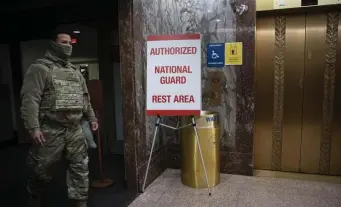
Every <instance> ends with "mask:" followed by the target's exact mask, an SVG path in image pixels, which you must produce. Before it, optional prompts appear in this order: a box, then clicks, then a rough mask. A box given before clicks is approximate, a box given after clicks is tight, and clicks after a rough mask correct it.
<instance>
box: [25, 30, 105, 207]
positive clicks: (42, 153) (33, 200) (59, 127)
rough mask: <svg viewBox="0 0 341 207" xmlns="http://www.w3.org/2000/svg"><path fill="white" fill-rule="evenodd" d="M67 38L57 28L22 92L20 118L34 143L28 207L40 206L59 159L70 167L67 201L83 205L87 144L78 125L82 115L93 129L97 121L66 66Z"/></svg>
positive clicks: (81, 83)
mask: <svg viewBox="0 0 341 207" xmlns="http://www.w3.org/2000/svg"><path fill="white" fill-rule="evenodd" d="M70 34H71V33H69V32H68V31H67V30H66V31H64V30H61V28H59V29H57V30H56V32H55V33H54V35H53V39H52V41H51V42H50V47H49V49H48V50H47V51H46V53H45V56H44V57H43V58H42V59H38V60H37V61H36V63H34V64H32V65H31V66H30V67H29V68H28V71H27V73H26V76H25V79H24V83H23V87H22V90H21V97H22V107H21V116H22V119H23V121H24V124H25V128H26V129H27V130H28V131H29V133H30V136H31V138H32V141H33V145H32V147H31V149H30V150H29V153H28V159H27V164H28V166H29V168H30V170H31V174H30V177H29V180H28V185H27V191H28V192H29V194H30V201H29V206H37V207H39V206H42V205H41V203H40V195H41V193H42V192H43V190H44V187H45V185H46V184H47V183H48V182H49V181H50V180H51V175H52V174H51V173H52V170H53V167H54V166H55V164H56V162H57V161H58V160H60V159H61V158H62V157H64V158H65V159H66V160H67V161H68V163H69V166H68V169H67V181H66V185H67V189H68V197H69V199H70V200H71V202H72V204H73V206H75V207H86V206H87V198H88V189H89V176H88V175H89V170H88V161H89V158H88V154H87V148H88V144H87V142H86V139H85V136H84V133H83V131H82V128H81V125H80V122H81V120H82V118H83V115H86V117H87V119H88V121H89V122H90V124H91V127H92V130H94V131H95V130H97V129H98V123H97V119H96V117H95V114H94V111H93V109H92V106H91V104H90V101H89V100H90V97H89V94H88V89H87V86H86V83H85V80H84V78H83V76H82V75H81V73H80V72H79V71H78V70H76V67H74V66H73V65H72V64H71V63H70V62H69V57H70V55H71V53H72V43H71V35H70Z"/></svg>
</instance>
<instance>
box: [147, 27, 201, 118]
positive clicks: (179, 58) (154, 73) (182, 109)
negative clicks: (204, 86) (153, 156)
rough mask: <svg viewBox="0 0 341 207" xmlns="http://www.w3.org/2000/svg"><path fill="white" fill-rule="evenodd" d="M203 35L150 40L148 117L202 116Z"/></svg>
mask: <svg viewBox="0 0 341 207" xmlns="http://www.w3.org/2000/svg"><path fill="white" fill-rule="evenodd" d="M200 111H201V40H200V34H186V35H162V36H148V37H147V111H146V114H147V116H156V115H160V116H188V115H200Z"/></svg>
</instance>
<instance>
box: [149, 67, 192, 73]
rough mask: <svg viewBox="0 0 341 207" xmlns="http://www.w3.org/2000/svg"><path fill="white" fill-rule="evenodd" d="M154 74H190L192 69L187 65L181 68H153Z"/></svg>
mask: <svg viewBox="0 0 341 207" xmlns="http://www.w3.org/2000/svg"><path fill="white" fill-rule="evenodd" d="M154 72H155V73H192V68H191V66H189V65H181V66H155V68H154Z"/></svg>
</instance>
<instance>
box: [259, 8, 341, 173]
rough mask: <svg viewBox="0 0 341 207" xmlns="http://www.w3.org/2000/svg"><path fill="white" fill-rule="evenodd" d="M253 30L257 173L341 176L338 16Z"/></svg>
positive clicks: (282, 20) (274, 20) (271, 21)
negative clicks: (254, 32) (302, 173)
mask: <svg viewBox="0 0 341 207" xmlns="http://www.w3.org/2000/svg"><path fill="white" fill-rule="evenodd" d="M256 31H257V34H256V72H255V90H256V94H255V95H256V105H255V113H256V117H255V133H254V134H255V137H254V145H255V146H254V167H255V169H266V170H277V171H290V172H304V173H315V174H332V175H341V159H340V157H341V13H323V14H302V15H294V16H276V17H262V18H258V19H257V30H256ZM337 57H338V58H337Z"/></svg>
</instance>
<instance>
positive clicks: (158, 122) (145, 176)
mask: <svg viewBox="0 0 341 207" xmlns="http://www.w3.org/2000/svg"><path fill="white" fill-rule="evenodd" d="M160 119H161V117H160V116H158V117H157V120H156V123H155V126H156V127H155V131H154V137H153V143H152V148H151V149H150V154H149V159H148V164H147V168H146V173H145V175H144V181H143V186H142V192H144V188H145V186H146V181H147V177H148V171H149V165H150V161H151V159H152V155H153V151H154V145H155V139H156V135H157V132H158V130H159V126H160Z"/></svg>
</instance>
